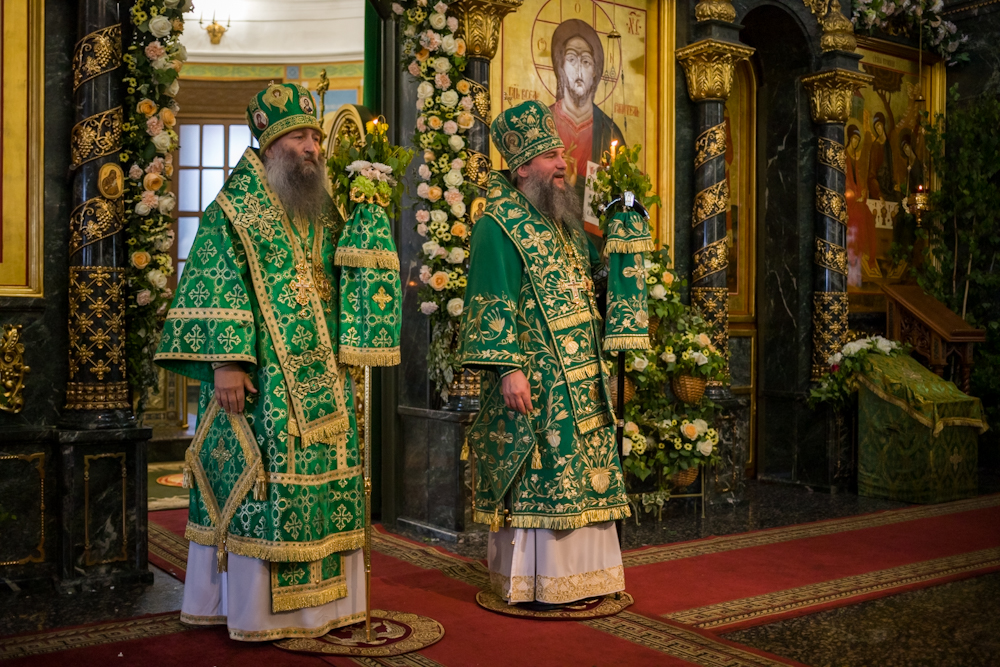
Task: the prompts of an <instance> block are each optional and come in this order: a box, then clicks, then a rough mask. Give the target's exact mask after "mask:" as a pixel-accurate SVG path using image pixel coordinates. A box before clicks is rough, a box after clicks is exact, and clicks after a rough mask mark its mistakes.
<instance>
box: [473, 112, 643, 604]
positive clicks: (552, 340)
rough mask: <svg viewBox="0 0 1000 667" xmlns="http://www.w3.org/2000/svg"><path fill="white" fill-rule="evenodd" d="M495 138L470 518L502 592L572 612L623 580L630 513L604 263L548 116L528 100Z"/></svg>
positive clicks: (481, 286) (481, 291)
mask: <svg viewBox="0 0 1000 667" xmlns="http://www.w3.org/2000/svg"><path fill="white" fill-rule="evenodd" d="M491 135H492V138H493V142H494V144H495V145H496V147H497V148H498V149H499V151H500V153H501V154H502V155H503V156H504V158H505V159H506V160H507V163H508V165H509V166H510V172H511V180H508V179H506V178H505V177H504V176H502V175H500V174H499V173H494V174H492V175H491V178H490V181H489V184H488V185H487V206H486V210H487V213H486V214H485V215H484V216H483V217H482V218H480V219H479V221H478V222H477V223H476V225H475V228H474V229H473V232H472V246H471V255H470V260H469V262H470V263H469V282H468V289H467V290H466V296H465V311H464V320H463V324H462V363H463V364H464V365H465V366H467V367H471V368H476V369H481V370H483V373H482V408H481V410H480V413H479V415H478V417H477V419H476V421H475V423H474V424H473V426H472V427H471V429H470V431H469V445H470V447H471V449H472V450H473V452H474V453H475V456H476V465H477V473H478V474H477V476H476V488H475V500H474V512H475V519H476V520H477V521H480V522H485V523H490V524H492V528H493V529H494V531H496V532H491V534H490V543H489V553H488V564H489V569H490V576H491V582H492V586H493V589H494V591H495V592H496V593H497V594H498V595H500V596H501V597H503V598H504V599H506V600H508V601H509V602H510V603H511V604H514V603H519V602H526V603H532V604H535V605H539V604H565V603H568V602H572V601H576V600H580V599H584V598H590V597H595V596H600V595H606V594H609V593H614V592H616V591H620V590H623V589H624V585H625V584H624V574H623V570H622V561H621V552H620V550H619V546H618V538H617V533H616V531H615V526H614V523H613V521H614V520H616V519H621V518H624V517H627V516H629V514H630V512H629V507H628V501H627V499H626V496H625V483H624V477H623V475H622V470H621V464H620V462H619V460H618V454H617V449H616V443H615V430H614V419H613V414H612V408H611V399H610V393H609V391H608V374H607V369H606V367H605V364H604V362H603V361H602V358H601V341H600V336H601V332H602V330H603V325H602V323H601V320H600V315H599V313H598V310H597V304H596V301H595V297H594V290H593V280H592V277H593V272H594V271H595V270H596V269H598V268H600V257H599V255H598V253H597V251H596V249H595V248H594V246H593V245H592V244H591V243H590V242H589V240H588V239H587V237H586V235H585V234H584V232H583V230H582V226H581V225H580V223H579V204H578V203H576V202H575V199H576V193H575V192H574V191H573V190H572V189H571V188H569V187H568V186H566V184H565V182H564V175H565V171H566V163H565V160H564V159H563V151H564V147H563V143H562V140H561V139H560V138H559V135H558V134H557V133H556V129H555V123H554V121H553V119H552V115H551V112H550V111H549V110H548V109H547V108H545V107H544V106H542V105H541V104H538V103H537V102H526V103H524V104H521V105H519V106H517V107H514V108H512V109H508V110H507V111H505V112H504V113H503V114H502V115H501V116H499V117H498V118H497V119H496V120H494V122H493V125H492V127H491Z"/></svg>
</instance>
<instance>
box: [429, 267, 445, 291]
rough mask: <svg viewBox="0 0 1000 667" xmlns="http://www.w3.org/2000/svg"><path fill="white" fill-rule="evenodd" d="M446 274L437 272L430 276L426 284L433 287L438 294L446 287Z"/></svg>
mask: <svg viewBox="0 0 1000 667" xmlns="http://www.w3.org/2000/svg"><path fill="white" fill-rule="evenodd" d="M448 280H449V277H448V274H447V273H446V272H444V271H438V272H436V273H435V274H434V275H432V276H431V279H430V280H428V281H427V284H428V285H430V286H431V287H433V288H434V289H435V290H437V291H438V292H440V291H441V290H443V289H444V288H445V287H447V286H448Z"/></svg>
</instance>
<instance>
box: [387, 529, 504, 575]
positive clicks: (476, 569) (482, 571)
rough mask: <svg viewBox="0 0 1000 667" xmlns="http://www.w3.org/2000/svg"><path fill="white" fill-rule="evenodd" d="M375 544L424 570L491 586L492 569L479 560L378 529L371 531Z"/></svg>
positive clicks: (389, 553) (388, 554) (389, 554)
mask: <svg viewBox="0 0 1000 667" xmlns="http://www.w3.org/2000/svg"><path fill="white" fill-rule="evenodd" d="M372 548H374V549H375V550H376V551H378V552H379V553H382V554H385V555H386V556H390V557H392V558H395V559H396V560H401V561H403V562H404V563H410V564H411V565H416V566H417V567H422V568H424V569H425V570H440V571H441V572H442V573H443V574H445V575H447V576H449V577H451V578H452V579H458V580H459V581H461V582H463V583H466V584H469V585H470V586H475V587H476V588H489V585H490V573H489V570H487V569H486V566H484V565H483V564H482V563H480V562H478V561H466V560H462V559H461V558H459V557H458V556H454V555H452V554H446V553H442V552H440V551H438V550H437V549H435V548H433V547H425V546H421V545H419V544H414V543H412V542H409V541H407V540H404V539H402V538H399V537H396V536H395V535H388V534H386V533H382V532H379V531H372Z"/></svg>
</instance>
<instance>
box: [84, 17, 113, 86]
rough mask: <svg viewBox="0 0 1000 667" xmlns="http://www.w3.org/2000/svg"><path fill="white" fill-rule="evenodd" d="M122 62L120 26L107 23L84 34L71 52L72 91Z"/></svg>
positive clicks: (110, 70)
mask: <svg viewBox="0 0 1000 667" xmlns="http://www.w3.org/2000/svg"><path fill="white" fill-rule="evenodd" d="M121 62H122V27H121V25H120V24H117V23H116V24H115V25H109V26H108V27H106V28H101V29H100V30H97V31H95V32H92V33H90V34H89V35H87V36H85V37H84V38H83V39H81V40H80V41H79V42H77V44H76V49H75V50H74V52H73V92H76V90H77V88H79V87H80V86H81V85H83V84H84V83H85V82H87V81H90V80H91V79H94V78H97V77H99V76H100V75H102V74H106V73H108V72H112V71H114V70H115V69H117V68H118V67H119V66H120V65H121Z"/></svg>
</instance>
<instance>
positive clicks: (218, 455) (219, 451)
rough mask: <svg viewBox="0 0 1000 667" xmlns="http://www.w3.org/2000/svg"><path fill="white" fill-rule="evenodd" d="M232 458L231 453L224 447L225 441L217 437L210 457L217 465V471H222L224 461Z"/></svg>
mask: <svg viewBox="0 0 1000 667" xmlns="http://www.w3.org/2000/svg"><path fill="white" fill-rule="evenodd" d="M231 458H233V455H232V454H230V453H229V450H228V449H226V443H225V442H224V441H223V440H222V438H219V442H218V443H216V445H215V449H213V450H212V459H213V460H214V461H215V463H216V465H218V466H219V472H222V468H223V466H225V465H226V461H228V460H229V459H231Z"/></svg>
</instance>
